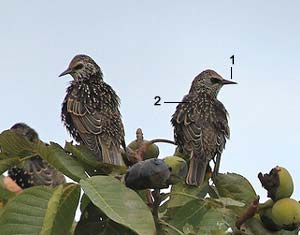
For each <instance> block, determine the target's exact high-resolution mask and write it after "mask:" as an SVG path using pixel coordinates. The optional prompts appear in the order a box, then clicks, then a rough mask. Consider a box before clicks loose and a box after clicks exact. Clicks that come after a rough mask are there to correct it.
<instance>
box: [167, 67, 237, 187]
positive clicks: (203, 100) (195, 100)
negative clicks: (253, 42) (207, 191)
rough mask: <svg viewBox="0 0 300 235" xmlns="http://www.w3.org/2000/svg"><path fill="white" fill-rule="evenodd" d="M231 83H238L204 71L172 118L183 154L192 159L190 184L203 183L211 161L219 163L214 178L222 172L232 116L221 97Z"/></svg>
mask: <svg viewBox="0 0 300 235" xmlns="http://www.w3.org/2000/svg"><path fill="white" fill-rule="evenodd" d="M228 84H236V82H234V81H230V80H226V79H224V78H222V77H221V76H220V75H219V74H218V73H216V72H215V71H213V70H205V71H203V72H201V73H200V74H199V75H198V76H196V77H195V78H194V80H193V82H192V85H191V88H190V91H189V93H188V94H187V95H186V96H184V98H183V100H182V103H180V104H179V105H178V106H177V108H176V111H175V113H174V114H173V116H172V119H171V123H172V125H173V126H174V138H175V142H176V143H177V145H178V147H179V151H181V152H182V153H184V154H185V155H188V156H190V162H189V170H188V174H187V177H186V183H187V184H189V185H196V186H199V185H201V184H202V183H203V181H204V177H205V172H206V169H207V167H208V165H209V162H210V160H213V161H214V163H215V167H214V171H213V176H216V175H217V174H218V172H219V167H220V160H221V154H222V152H223V149H224V148H225V143H226V139H229V136H230V131H229V126H228V120H227V114H228V113H227V111H226V109H225V107H224V105H223V104H222V103H221V102H220V101H219V100H218V99H217V95H218V93H219V91H220V89H221V88H222V87H223V86H224V85H228Z"/></svg>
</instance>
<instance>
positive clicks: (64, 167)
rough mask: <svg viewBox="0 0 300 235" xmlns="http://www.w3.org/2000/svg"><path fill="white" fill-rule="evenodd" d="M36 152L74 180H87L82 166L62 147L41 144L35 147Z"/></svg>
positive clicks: (53, 144) (52, 144) (51, 143)
mask: <svg viewBox="0 0 300 235" xmlns="http://www.w3.org/2000/svg"><path fill="white" fill-rule="evenodd" d="M35 151H36V153H37V154H38V155H39V156H40V157H41V158H43V159H45V160H46V161H47V162H49V163H50V164H51V165H52V166H53V167H55V168H56V169H58V170H59V171H60V172H62V173H63V174H65V175H66V176H68V177H69V178H71V179H72V180H74V181H77V182H79V180H80V179H85V178H87V175H86V173H85V171H84V169H83V167H82V166H81V164H80V163H79V162H78V161H77V160H76V159H74V158H72V157H71V156H69V155H68V154H67V153H66V152H65V150H64V149H63V148H62V147H61V146H60V145H58V144H56V143H54V142H50V145H49V146H46V145H45V144H44V143H42V142H39V143H38V144H36V146H35Z"/></svg>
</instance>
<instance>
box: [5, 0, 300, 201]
mask: <svg viewBox="0 0 300 235" xmlns="http://www.w3.org/2000/svg"><path fill="white" fill-rule="evenodd" d="M201 2H202V3H201ZM288 3H289V4H288V5H287V2H284V1H263V2H262V1H248V3H246V2H245V1H218V2H216V1H215V3H212V1H210V3H208V1H205V3H204V1H178V0H177V1H176V0H174V1H142V0H139V1H138V0H136V1H74V0H73V1H58V0H55V1H48V2H46V1H13V0H11V1H4V2H2V4H1V8H0V35H1V38H0V42H1V43H0V52H1V56H0V64H1V117H0V130H4V129H7V128H9V127H11V126H12V125H13V124H14V123H15V122H20V121H21V122H26V123H28V124H29V125H31V126H32V127H33V128H35V129H36V130H37V131H38V132H39V134H40V137H41V139H43V140H44V141H50V140H51V141H56V142H58V143H60V144H62V145H63V144H64V141H65V140H71V138H70V137H69V135H68V134H67V132H66V130H65V128H64V127H63V124H62V123H61V121H60V109H61V103H62V100H63V98H64V96H65V89H66V87H67V85H68V82H69V81H70V80H71V77H68V76H67V77H63V78H58V74H60V73H61V72H62V71H63V70H64V69H65V68H66V67H67V65H68V63H69V61H70V60H71V59H72V57H73V56H74V55H75V54H78V53H85V54H88V55H90V56H91V57H93V58H94V59H95V61H96V62H97V63H98V64H99V65H100V66H101V68H102V70H103V72H104V75H105V77H104V79H105V81H106V82H108V83H109V84H110V85H111V86H112V87H113V88H114V89H115V90H116V92H117V93H118V95H119V96H120V98H121V100H122V103H121V112H122V114H123V121H124V125H125V130H126V140H127V142H129V141H131V140H132V139H134V137H135V130H136V129H137V128H138V127H141V128H142V129H143V131H144V135H145V137H146V138H147V139H152V138H156V137H161V138H162V137H163V138H168V139H172V138H173V130H172V127H171V125H170V118H171V115H172V114H173V112H174V111H175V107H176V105H173V104H167V105H162V106H154V105H153V103H154V99H153V98H154V96H156V95H160V96H161V97H162V99H163V101H180V100H181V98H182V97H183V96H184V95H185V94H186V93H187V92H188V90H189V87H190V84H191V81H192V80H193V78H194V76H196V75H197V74H198V73H199V72H201V71H202V70H204V69H206V68H212V69H214V70H216V71H217V72H218V73H220V74H221V75H222V76H223V77H225V78H229V76H230V66H231V62H230V59H229V57H230V56H231V55H232V54H234V55H235V65H234V68H233V78H234V80H236V81H237V82H238V83H239V84H238V85H235V86H227V87H224V89H223V90H222V91H221V93H220V95H219V99H220V100H221V101H222V102H223V103H224V104H225V106H226V108H227V109H228V111H229V113H230V127H231V140H230V141H229V142H228V144H227V146H226V150H225V152H224V154H223V159H222V162H221V171H222V172H227V171H229V172H237V173H240V174H242V175H244V176H245V177H246V178H248V179H249V180H250V182H251V183H252V184H253V185H254V187H255V189H256V191H257V193H258V194H260V195H261V196H262V197H263V198H264V196H265V195H266V192H265V191H264V190H263V189H262V187H261V186H260V183H259V181H258V179H257V174H258V172H259V171H263V172H266V171H269V170H270V169H271V168H272V167H274V166H276V165H282V166H285V167H286V168H287V169H289V171H290V172H291V174H292V176H293V178H294V182H295V188H296V189H295V193H294V198H296V199H298V200H299V199H300V183H299V181H300V174H299V169H300V166H299V165H300V153H299V140H300V124H299V123H300V121H299V120H300V111H299V103H300V98H299V97H300V94H299V86H300V77H299V72H298V69H299V58H298V57H299V54H300V49H299V42H300V23H299V22H300V17H299V10H300V4H299V3H298V2H297V1H289V2H288ZM160 149H161V152H162V155H161V156H167V155H172V153H173V147H172V146H167V145H165V144H164V145H161V146H160Z"/></svg>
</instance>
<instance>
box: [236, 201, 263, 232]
mask: <svg viewBox="0 0 300 235" xmlns="http://www.w3.org/2000/svg"><path fill="white" fill-rule="evenodd" d="M258 203H259V196H257V198H256V199H255V200H254V201H253V202H252V204H251V205H250V206H249V207H248V208H247V210H246V211H245V212H244V213H243V214H242V215H241V216H240V217H239V218H238V219H237V221H236V223H235V226H236V227H237V228H238V229H240V228H241V226H242V224H243V223H245V222H246V221H247V220H248V219H250V218H252V217H253V216H254V215H255V214H256V212H257V209H258Z"/></svg>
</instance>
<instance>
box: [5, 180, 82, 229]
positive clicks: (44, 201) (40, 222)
mask: <svg viewBox="0 0 300 235" xmlns="http://www.w3.org/2000/svg"><path fill="white" fill-rule="evenodd" d="M79 196H80V191H79V187H78V185H75V184H67V185H60V186H58V187H56V188H51V187H46V186H36V187H31V188H28V189H26V190H24V191H23V192H22V193H20V194H19V195H18V196H16V197H14V198H12V199H11V200H10V201H9V202H8V203H7V204H6V206H5V207H4V209H3V210H2V211H1V214H0V231H1V235H20V234H22V235H33V234H40V235H53V234H55V235H69V234H70V229H71V226H72V223H73V218H74V215H75V211H76V207H77V204H78V200H79Z"/></svg>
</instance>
